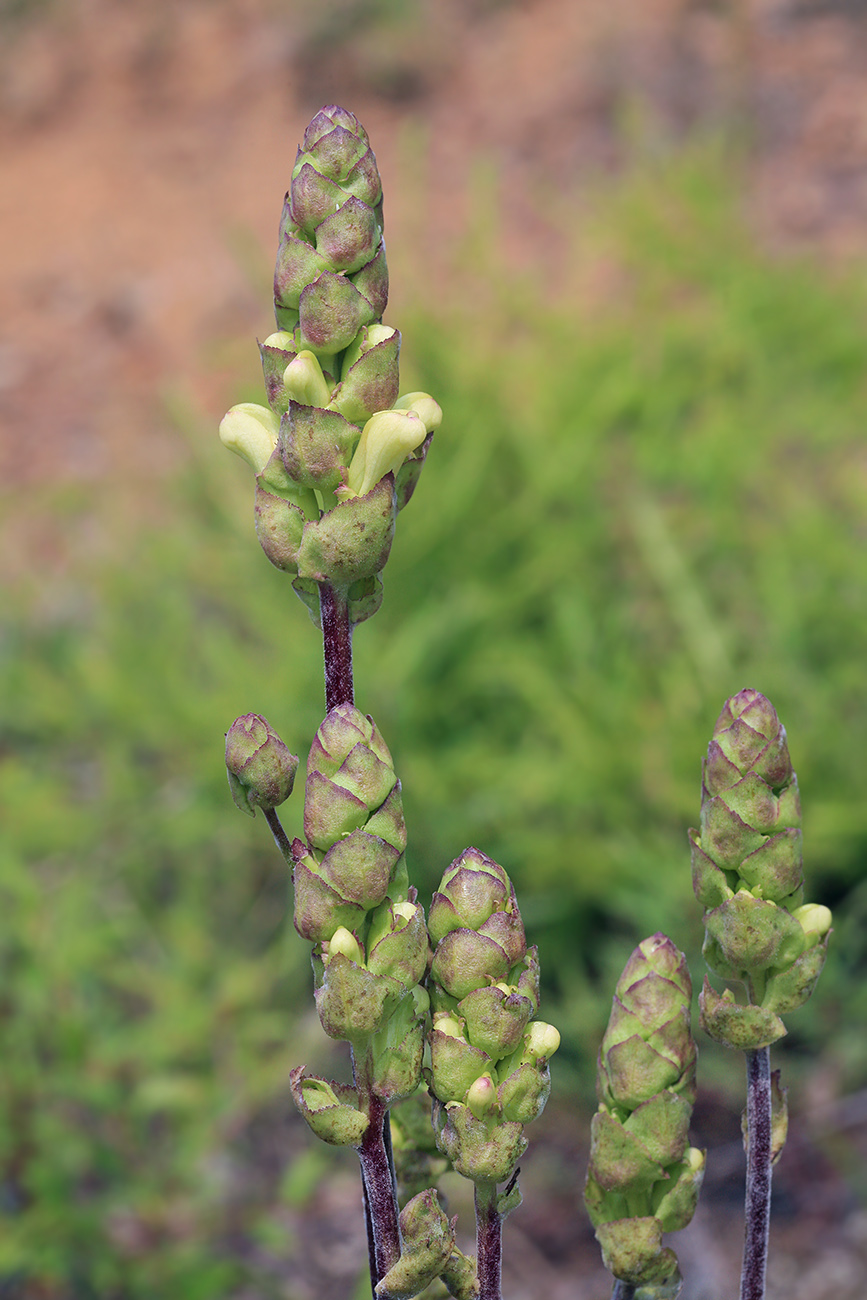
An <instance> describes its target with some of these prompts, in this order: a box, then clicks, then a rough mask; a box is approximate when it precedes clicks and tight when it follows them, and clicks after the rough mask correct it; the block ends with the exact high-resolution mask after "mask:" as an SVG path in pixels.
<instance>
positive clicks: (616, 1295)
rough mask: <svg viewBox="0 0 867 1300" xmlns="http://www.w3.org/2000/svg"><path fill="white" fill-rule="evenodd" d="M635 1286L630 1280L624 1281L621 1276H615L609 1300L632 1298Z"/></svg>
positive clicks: (631, 1299)
mask: <svg viewBox="0 0 867 1300" xmlns="http://www.w3.org/2000/svg"><path fill="white" fill-rule="evenodd" d="M634 1295H635V1287H634V1286H633V1284H632V1283H631V1282H624V1281H623V1279H622V1278H617V1280H616V1281H615V1283H614V1290H613V1291H612V1292H611V1300H633V1296H634Z"/></svg>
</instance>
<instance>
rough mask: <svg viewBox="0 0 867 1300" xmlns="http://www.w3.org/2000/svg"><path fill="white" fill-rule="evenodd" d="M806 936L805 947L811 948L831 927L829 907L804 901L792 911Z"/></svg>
mask: <svg viewBox="0 0 867 1300" xmlns="http://www.w3.org/2000/svg"><path fill="white" fill-rule="evenodd" d="M792 916H793V917H794V919H795V920H796V921H797V922H798V924H799V925H800V927H801V929H802V930H803V931H804V934H805V935H806V937H807V947H808V948H813V947H815V945H816V944H817V943H818V942H819V940H820V939H824V937H825V935H826V934H827V933H828V931H829V930H830V929H831V922H832V920H833V917H832V915H831V909H830V907H823V906H822V904H821V903H805V904H804V906H803V907H798V908H796V909H795V911H794V912H793V913H792Z"/></svg>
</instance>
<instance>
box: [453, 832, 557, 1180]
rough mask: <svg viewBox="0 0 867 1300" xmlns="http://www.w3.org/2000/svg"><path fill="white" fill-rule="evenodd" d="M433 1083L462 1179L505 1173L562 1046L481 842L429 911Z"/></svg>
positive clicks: (499, 877) (532, 953) (534, 964)
mask: <svg viewBox="0 0 867 1300" xmlns="http://www.w3.org/2000/svg"><path fill="white" fill-rule="evenodd" d="M428 928H429V931H430V936H431V942H432V943H433V944H434V945H435V949H434V956H433V963H432V966H431V976H430V987H431V1002H432V1008H433V1025H432V1029H431V1034H430V1058H431V1064H430V1086H431V1090H432V1092H433V1094H434V1097H435V1098H436V1100H435V1102H434V1123H435V1127H436V1131H437V1141H438V1143H439V1146H440V1149H441V1150H442V1151H443V1152H444V1153H445V1154H446V1155H447V1156H448V1157H449V1159H450V1160H451V1161H452V1163H453V1164H454V1166H455V1168H456V1169H457V1170H458V1172H459V1173H461V1174H463V1175H464V1176H465V1177H466V1178H472V1179H476V1180H479V1179H482V1180H486V1181H490V1182H499V1181H502V1180H503V1179H505V1178H508V1176H509V1174H510V1173H511V1171H512V1169H513V1168H514V1166H515V1163H516V1162H517V1160H518V1158H519V1157H520V1155H521V1153H522V1151H523V1150H524V1149H525V1147H526V1139H525V1138H524V1135H523V1126H524V1124H527V1123H529V1122H530V1121H531V1120H533V1119H535V1118H536V1116H537V1115H538V1114H540V1112H541V1111H542V1109H543V1107H544V1105H545V1102H546V1101H547V1099H548V1094H549V1092H550V1087H551V1082H550V1074H549V1071H548V1058H549V1057H550V1056H552V1055H553V1054H554V1052H555V1051H556V1050H557V1047H558V1046H559V1042H560V1036H559V1034H558V1033H557V1030H556V1029H554V1027H553V1026H552V1025H546V1024H543V1023H542V1022H540V1021H534V1020H532V1017H533V1016H534V1015H535V1014H536V1012H537V1010H538V1007H539V964H538V956H537V953H536V949H535V948H531V949H529V950H528V948H527V944H526V939H525V936H524V926H523V923H522V921H521V914H520V911H519V910H518V903H517V900H516V898H515V891H514V888H513V886H512V883H511V881H510V879H509V877H508V875H507V873H506V872H505V871H504V870H503V868H502V867H501V866H500V865H499V864H498V863H496V862H494V861H493V860H492V859H491V858H488V857H486V856H485V855H484V854H483V853H480V852H479V850H478V849H472V848H471V849H467V850H466V851H465V852H464V853H462V854H461V856H460V857H459V858H457V859H456V861H455V862H453V863H452V865H451V866H450V867H449V869H448V871H447V872H446V873H445V876H444V877H443V880H442V883H441V885H440V888H439V890H438V892H437V893H436V894H434V898H433V902H432V904H431V909H430V916H429V919H428Z"/></svg>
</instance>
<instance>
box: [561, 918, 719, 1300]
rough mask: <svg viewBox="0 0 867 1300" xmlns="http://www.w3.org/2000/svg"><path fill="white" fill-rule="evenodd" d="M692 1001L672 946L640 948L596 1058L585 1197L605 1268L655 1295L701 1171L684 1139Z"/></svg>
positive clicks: (691, 1081) (667, 1275) (651, 943)
mask: <svg viewBox="0 0 867 1300" xmlns="http://www.w3.org/2000/svg"><path fill="white" fill-rule="evenodd" d="M691 995H692V985H691V982H690V978H689V971H688V970H687V966H686V961H685V959H684V957H683V954H682V953H680V952H679V951H678V950H677V948H675V946H674V944H673V943H672V942H671V940H670V939H668V938H666V936H665V935H664V934H655V935H653V936H652V937H651V938H650V939H645V940H644V941H643V942H642V943H640V944H639V945H638V947H637V948H636V949H635V951H634V952H633V954H632V956H631V957H630V958H629V961H628V962H627V963H626V967H625V969H624V971H623V974H622V975H621V977H620V980H619V981H618V983H617V988H616V991H615V996H614V1004H613V1007H612V1011H611V1019H610V1020H609V1022H608V1028H607V1029H606V1031H605V1036H604V1038H603V1039H602V1047H601V1049H600V1052H599V1071H598V1077H597V1091H598V1094H599V1101H600V1105H599V1110H598V1111H597V1113H596V1115H595V1116H594V1119H593V1127H592V1137H591V1151H590V1167H589V1170H588V1173H587V1185H586V1188H585V1192H584V1200H585V1204H586V1206H587V1211H588V1213H589V1215H590V1218H591V1221H592V1223H593V1226H594V1228H595V1230H596V1237H597V1240H598V1241H599V1244H600V1246H601V1247H602V1254H603V1258H604V1260H605V1266H606V1268H608V1269H609V1270H610V1271H611V1272H612V1273H613V1274H614V1276H615V1277H617V1278H620V1279H621V1280H622V1281H623V1282H626V1283H630V1284H631V1285H633V1286H641V1287H648V1288H660V1290H659V1292H658V1294H660V1295H661V1294H664V1288H665V1287H666V1286H667V1285H669V1284H670V1283H671V1282H672V1279H676V1278H677V1257H676V1256H675V1254H674V1252H673V1251H671V1250H669V1249H667V1248H663V1246H662V1241H661V1239H662V1234H663V1233H664V1232H675V1231H677V1230H678V1229H680V1228H684V1227H686V1225H687V1224H688V1223H689V1221H690V1219H691V1218H692V1216H693V1213H694V1211H695V1206H696V1202H697V1199H698V1193H699V1188H700V1186H701V1180H702V1176H703V1173H704V1152H702V1151H698V1150H696V1149H695V1148H690V1146H689V1140H688V1130H689V1121H690V1116H691V1114H692V1106H693V1101H694V1099H695V1062H696V1049H695V1043H694V1041H693V1038H692V1035H691V1033H690V1028H689V1004H690V998H691ZM642 1294H644V1292H643V1291H642ZM650 1294H653V1292H652V1291H649V1292H648V1296H649V1295H650Z"/></svg>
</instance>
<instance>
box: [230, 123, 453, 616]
mask: <svg viewBox="0 0 867 1300" xmlns="http://www.w3.org/2000/svg"><path fill="white" fill-rule="evenodd" d="M387 301H388V268H387V266H386V260H385V243H384V240H383V237H382V186H381V183H380V178H379V172H378V170H377V166H376V159H375V157H374V155H373V151H372V150H371V148H370V142H369V140H368V138H367V133H366V132H365V130H364V128H363V127H362V126H361V125H360V124H359V122H358V121H357V119H356V118H355V117H354V116H353V114H352V113H349V112H347V111H346V110H345V109H342V108H339V107H337V106H336V105H328V106H326V107H325V108H323V109H322V110H321V111H320V112H319V113H317V114H316V116H315V117H314V118H313V120H312V122H311V123H310V124H309V126H308V127H307V130H306V131H305V133H304V140H303V142H302V144H301V147H300V148H299V150H298V156H297V158H296V160H295V166H294V167H293V169H292V178H291V183H290V188H289V192H288V193H287V195H286V200H285V203H284V206H283V215H282V218H281V221H280V232H279V248H278V254H277V265H276V270H275V273H274V305H275V312H276V317H277V325H278V329H277V330H276V331H275V332H274V333H273V334H270V335H268V337H267V338H266V339H265V342H264V343H262V344H261V345H260V349H259V351H260V354H261V360H262V370H263V375H264V379H265V391H266V394H267V398H268V407H267V408H266V407H261V406H257V405H255V404H254V403H242V404H241V405H239V406H236V407H233V408H232V410H231V411H229V413H228V415H226V417H225V418H224V420H223V422H222V424H221V426H220V436H221V437H222V439H223V442H224V443H225V444H226V446H227V447H229V448H230V449H231V450H233V451H235V452H237V453H238V455H240V456H242V457H243V458H244V459H245V460H246V461H247V462H248V463H249V464H250V465H251V466H252V468H253V470H254V472H255V473H256V476H257V487H256V534H257V536H258V538H259V541H260V543H261V546H262V549H263V550H264V552H265V554H266V555H267V556H268V559H269V560H270V561H271V563H272V564H274V565H275V566H276V567H277V568H278V569H282V570H283V571H284V572H286V573H289V574H291V575H292V576H293V578H294V582H293V586H294V588H295V591H296V592H297V594H298V595H299V596H300V597H301V599H302V600H303V601H304V602H305V604H306V605H307V606H308V608H309V610H310V612H311V614H312V615H313V618H314V621H315V622H317V623H318V622H319V617H320V594H321V593H322V592H323V590H324V588H326V587H328V588H330V589H332V590H333V591H334V592H335V593H339V599H338V602H337V604H338V606H339V608H340V609H341V610H342V611H343V612H342V613H341V619H343V618H346V619H348V621H349V624H350V625H352V624H354V623H360V622H361V621H362V620H363V619H365V618H369V617H370V616H371V614H374V613H375V612H376V610H377V609H378V608H379V604H380V601H381V599H382V579H381V577H380V573H381V571H382V569H383V567H384V566H385V563H386V561H387V560H388V556H389V552H390V550H391V543H392V539H393V536H394V528H395V520H396V517H397V513H398V511H399V510H402V509H403V507H404V506H405V505H406V504H407V502H408V501H409V499H410V497H411V496H412V493H413V491H414V489H415V485H416V482H417V480H418V476H419V474H420V473H421V469H422V466H423V465H424V461H425V457H426V455H427V451H428V447H429V446H430V441H431V437H432V435H433V432H434V430H435V429H436V428H437V427H438V425H439V423H440V419H441V416H442V413H441V411H440V409H439V406H438V405H437V403H436V402H435V401H434V400H433V398H432V397H430V396H428V394H426V393H409V394H405V395H404V396H402V397H401V396H400V395H399V365H398V362H399V356H400V333H399V331H398V330H396V329H392V328H391V326H388V325H383V324H382V313H383V312H384V310H385V307H386V303H387ZM326 599H328V598H326ZM332 603H333V602H332ZM329 607H330V606H329Z"/></svg>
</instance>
